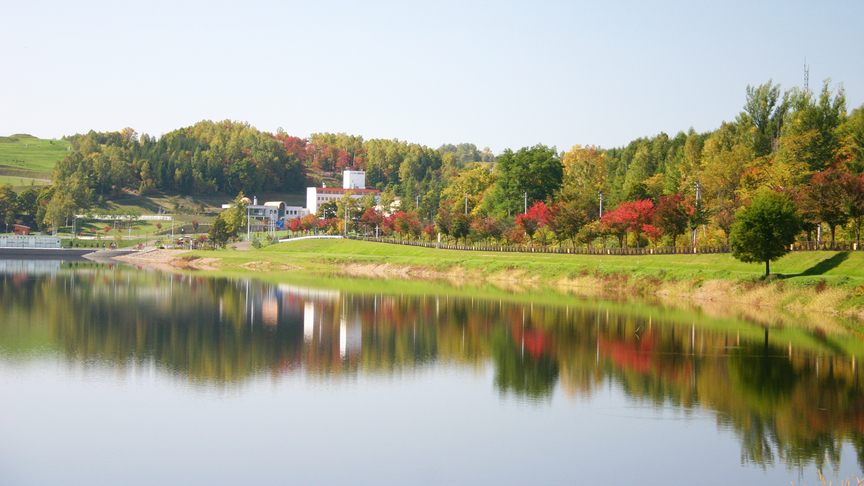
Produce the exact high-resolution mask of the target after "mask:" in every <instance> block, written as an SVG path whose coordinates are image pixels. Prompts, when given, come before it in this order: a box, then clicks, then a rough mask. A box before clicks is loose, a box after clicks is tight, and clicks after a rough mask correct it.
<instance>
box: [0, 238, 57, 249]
mask: <svg viewBox="0 0 864 486" xmlns="http://www.w3.org/2000/svg"><path fill="white" fill-rule="evenodd" d="M62 247H63V246H62V243H61V242H60V237H59V236H33V235H31V236H20V235H3V236H0V248H62Z"/></svg>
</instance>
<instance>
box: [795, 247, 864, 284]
mask: <svg viewBox="0 0 864 486" xmlns="http://www.w3.org/2000/svg"><path fill="white" fill-rule="evenodd" d="M848 258H849V252H848V251H841V252H839V253H837V254H836V255H834V256H832V257H831V258H826V259H824V260H822V261H821V262H819V263H817V264H816V265H813V266H812V267H810V268H808V269H807V270H804V271H803V272H801V273H796V274H794V275H784V276H783V277H784V278H790V277H813V276H816V275H824V274H825V273H826V272H828V271H830V270H833V269H835V268H837V267H839V266H840V264H841V263H843V262H845V261H846V259H848Z"/></svg>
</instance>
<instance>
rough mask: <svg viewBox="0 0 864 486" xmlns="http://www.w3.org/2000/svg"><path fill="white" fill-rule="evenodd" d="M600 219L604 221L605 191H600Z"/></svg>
mask: <svg viewBox="0 0 864 486" xmlns="http://www.w3.org/2000/svg"><path fill="white" fill-rule="evenodd" d="M600 219H603V191H600Z"/></svg>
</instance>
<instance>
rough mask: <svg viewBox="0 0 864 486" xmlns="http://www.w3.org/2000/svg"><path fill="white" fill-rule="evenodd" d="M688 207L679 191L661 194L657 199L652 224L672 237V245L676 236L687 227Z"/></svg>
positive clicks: (682, 232)
mask: <svg viewBox="0 0 864 486" xmlns="http://www.w3.org/2000/svg"><path fill="white" fill-rule="evenodd" d="M689 209H690V208H689V207H688V205H687V204H686V202H685V199H684V196H682V195H681V193H680V192H678V193H675V194H673V195H671V196H662V197H660V199H659V200H658V201H657V208H656V210H655V211H654V221H653V225H654V226H655V227H657V229H659V230H660V231H661V232H662V233H664V234H667V235H669V236H670V237H671V238H672V246H675V242H676V241H677V239H678V236H679V235H682V234H684V231H685V230H686V229H687V223H688V221H689V220H690V216H689V213H688V211H689Z"/></svg>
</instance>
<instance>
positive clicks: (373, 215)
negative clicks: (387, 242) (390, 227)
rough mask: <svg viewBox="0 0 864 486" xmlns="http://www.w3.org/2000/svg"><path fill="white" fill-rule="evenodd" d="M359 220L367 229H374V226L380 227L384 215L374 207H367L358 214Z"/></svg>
mask: <svg viewBox="0 0 864 486" xmlns="http://www.w3.org/2000/svg"><path fill="white" fill-rule="evenodd" d="M360 222H361V223H363V226H364V227H365V228H366V230H367V231H374V230H375V228H376V227H380V226H381V223H383V222H384V215H383V214H381V211H378V210H376V209H375V208H368V209H366V211H365V212H364V213H363V215H362V216H360Z"/></svg>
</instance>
